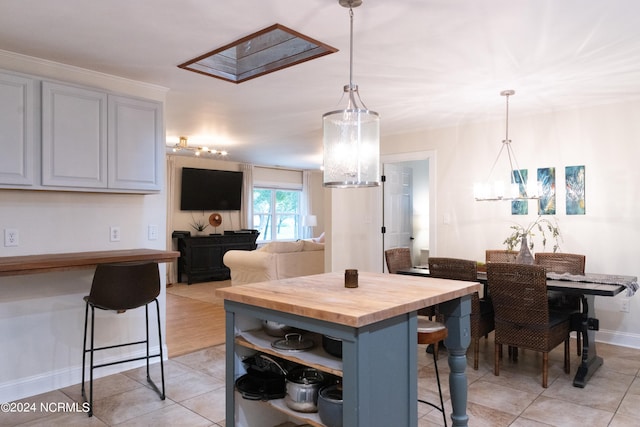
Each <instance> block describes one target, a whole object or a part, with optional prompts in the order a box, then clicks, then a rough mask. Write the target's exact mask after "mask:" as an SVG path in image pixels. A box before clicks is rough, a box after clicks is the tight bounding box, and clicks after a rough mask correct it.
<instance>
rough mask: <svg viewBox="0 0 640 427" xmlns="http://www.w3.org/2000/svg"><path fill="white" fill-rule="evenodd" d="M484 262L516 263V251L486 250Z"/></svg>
mask: <svg viewBox="0 0 640 427" xmlns="http://www.w3.org/2000/svg"><path fill="white" fill-rule="evenodd" d="M484 256H485V261H486V262H487V263H490V262H516V257H517V256H518V251H509V250H503V249H487V250H486V251H485V255H484Z"/></svg>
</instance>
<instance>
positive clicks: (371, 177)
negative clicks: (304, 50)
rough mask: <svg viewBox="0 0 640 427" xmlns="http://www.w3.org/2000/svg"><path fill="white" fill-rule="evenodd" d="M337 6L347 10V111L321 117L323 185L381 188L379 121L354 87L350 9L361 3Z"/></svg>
mask: <svg viewBox="0 0 640 427" xmlns="http://www.w3.org/2000/svg"><path fill="white" fill-rule="evenodd" d="M338 3H339V4H340V6H342V7H348V8H349V20H350V44H349V84H348V85H345V86H344V93H346V94H347V97H346V98H347V105H346V107H345V108H344V109H343V110H335V111H330V112H328V113H325V114H324V115H323V116H322V123H323V125H322V126H323V146H324V178H323V184H324V186H325V187H337V188H357V187H376V186H379V185H380V182H379V179H380V117H379V116H378V113H376V112H375V111H371V110H369V109H368V108H367V107H366V106H365V105H364V103H363V102H362V100H361V99H360V93H359V92H358V86H357V85H355V84H353V8H354V7H358V6H360V5H361V4H362V0H338ZM343 97H344V94H343ZM356 98H357V100H356ZM358 101H359V103H358ZM360 104H361V105H362V107H361V106H360Z"/></svg>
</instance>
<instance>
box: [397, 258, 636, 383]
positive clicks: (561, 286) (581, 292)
mask: <svg viewBox="0 0 640 427" xmlns="http://www.w3.org/2000/svg"><path fill="white" fill-rule="evenodd" d="M397 273H398V274H404V275H409V276H423V277H429V276H430V274H429V269H428V268H427V267H412V268H404V269H400V270H398V272H397ZM478 282H480V283H482V284H483V285H484V295H489V293H490V290H489V287H488V281H487V273H486V272H485V271H478ZM547 290H548V291H556V292H562V293H565V294H570V295H576V296H579V297H580V301H581V325H582V331H581V334H582V359H581V361H580V365H579V366H578V370H577V371H576V374H575V376H574V379H573V385H574V387H579V388H584V387H585V385H586V384H587V382H588V381H589V379H590V378H591V377H592V376H593V374H594V373H595V372H596V371H597V370H598V368H599V367H600V366H602V364H603V359H602V357H601V356H598V352H597V349H596V339H595V333H596V331H597V330H598V329H599V323H600V322H599V320H598V318H597V317H596V313H595V297H596V296H602V297H615V296H616V295H618V294H620V293H622V292H626V296H627V297H630V296H633V295H634V294H635V292H636V291H637V290H638V278H637V277H636V276H626V275H617V274H599V273H586V274H584V275H573V274H568V273H564V274H559V273H552V272H549V273H547Z"/></svg>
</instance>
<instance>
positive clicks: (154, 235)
mask: <svg viewBox="0 0 640 427" xmlns="http://www.w3.org/2000/svg"><path fill="white" fill-rule="evenodd" d="M147 238H148V239H149V240H158V226H157V225H155V224H149V228H148V229H147Z"/></svg>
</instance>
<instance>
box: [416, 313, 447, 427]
mask: <svg viewBox="0 0 640 427" xmlns="http://www.w3.org/2000/svg"><path fill="white" fill-rule="evenodd" d="M447 334H448V331H447V327H446V326H445V325H444V324H442V323H440V322H434V321H432V320H429V318H428V317H426V316H418V344H431V345H433V368H434V369H435V371H436V382H437V383H438V394H439V395H440V406H438V405H436V404H435V403H431V402H427V401H426V400H422V399H418V402H422V403H426V404H427V405H430V406H432V407H434V408H436V409H437V410H438V411H440V412H442V419H443V420H444V427H447V413H446V412H445V409H444V399H443V398H442V387H440V374H439V373H438V343H439V342H441V341H442V340H444V339H445V338H446V337H447Z"/></svg>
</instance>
